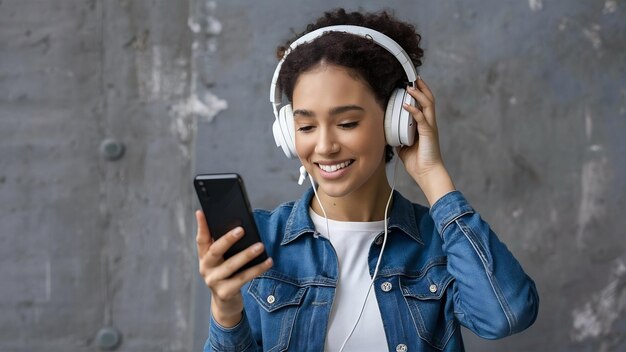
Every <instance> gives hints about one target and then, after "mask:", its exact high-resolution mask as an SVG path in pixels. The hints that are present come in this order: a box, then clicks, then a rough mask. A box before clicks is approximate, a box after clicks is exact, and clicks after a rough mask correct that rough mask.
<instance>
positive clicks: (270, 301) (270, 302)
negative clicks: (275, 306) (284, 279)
mask: <svg viewBox="0 0 626 352" xmlns="http://www.w3.org/2000/svg"><path fill="white" fill-rule="evenodd" d="M274 301H276V298H275V297H274V295H269V296H267V303H269V304H272V303H274Z"/></svg>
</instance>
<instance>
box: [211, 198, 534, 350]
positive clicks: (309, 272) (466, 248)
mask: <svg viewBox="0 0 626 352" xmlns="http://www.w3.org/2000/svg"><path fill="white" fill-rule="evenodd" d="M312 196H313V191H312V188H310V189H309V190H308V191H307V192H305V193H304V195H303V196H302V198H301V199H300V200H298V201H295V202H290V203H285V204H282V205H280V206H279V207H278V208H276V209H275V210H274V211H271V212H268V211H258V210H257V211H255V220H256V223H257V226H258V229H259V232H260V234H261V236H262V240H263V243H264V244H265V247H266V250H267V252H268V255H269V256H271V257H272V258H273V260H274V266H273V267H272V268H271V269H270V270H269V271H268V272H266V273H264V274H262V275H261V276H259V277H257V278H255V279H253V280H252V281H250V282H249V283H247V284H246V285H245V286H244V287H243V288H242V295H243V300H244V313H243V318H242V320H241V321H240V322H239V324H238V325H236V326H235V327H232V328H225V327H222V326H220V325H219V324H217V323H216V322H215V321H214V319H213V318H211V322H210V327H209V338H208V339H207V342H206V344H205V349H204V350H205V351H222V352H223V351H237V352H240V351H261V350H263V351H286V350H290V351H322V350H323V349H324V341H325V338H326V330H327V326H328V323H329V317H330V312H331V308H332V305H333V298H334V295H335V288H336V286H337V280H338V264H337V263H338V262H337V256H336V254H335V251H334V249H333V247H332V245H331V243H330V242H329V241H328V240H326V239H325V238H324V237H322V236H318V233H317V232H316V230H315V227H314V225H313V222H312V220H311V218H310V217H309V213H308V211H309V205H310V202H311V198H312ZM388 226H389V227H388V229H389V231H388V239H387V243H386V248H385V251H384V254H383V257H382V261H381V264H380V268H379V272H378V275H377V277H376V280H375V281H374V287H373V291H374V292H375V294H376V299H377V301H378V305H379V308H380V313H381V316H382V320H383V326H384V329H385V335H386V338H387V346H388V348H389V350H390V351H400V352H403V351H463V350H464V348H463V341H462V338H461V331H460V327H459V325H463V326H465V327H466V328H468V329H470V330H471V331H473V332H474V333H476V334H477V335H478V336H481V337H483V338H487V339H497V338H501V337H505V336H508V335H511V334H514V333H517V332H520V331H522V330H524V329H526V328H527V327H528V326H530V325H531V324H532V323H533V322H534V321H535V319H536V317H537V311H538V305H539V297H538V295H537V290H536V288H535V284H534V282H533V281H532V279H530V277H528V276H527V275H526V274H525V273H524V271H523V269H522V267H521V266H520V264H519V263H518V261H517V260H516V259H515V258H514V257H513V255H512V254H511V252H509V250H508V249H507V247H506V246H505V245H504V244H503V243H502V242H500V240H498V237H497V236H496V234H495V233H494V232H493V231H492V230H491V228H490V227H489V224H487V223H486V222H485V221H484V220H482V219H481V217H480V215H479V214H478V213H477V212H476V211H475V210H474V209H473V208H472V207H471V206H470V205H469V203H468V202H467V200H466V199H465V198H464V196H463V195H462V194H461V192H459V191H453V192H450V193H448V194H446V195H445V196H443V197H442V198H441V199H439V200H438V201H437V202H436V203H435V204H434V205H433V206H432V208H430V209H428V208H426V207H423V206H421V205H418V204H412V203H411V202H410V201H408V200H407V199H405V198H404V197H402V195H400V193H398V192H395V193H394V196H393V203H392V208H391V209H390V217H389V225H388ZM382 236H383V234H382V233H381V234H380V235H379V236H378V237H377V238H376V239H375V240H374V241H373V242H372V244H371V246H370V250H369V256H368V258H367V260H368V263H369V268H370V275H373V273H374V269H375V266H376V260H377V259H378V254H379V253H380V250H381V244H382ZM348 345H349V343H348Z"/></svg>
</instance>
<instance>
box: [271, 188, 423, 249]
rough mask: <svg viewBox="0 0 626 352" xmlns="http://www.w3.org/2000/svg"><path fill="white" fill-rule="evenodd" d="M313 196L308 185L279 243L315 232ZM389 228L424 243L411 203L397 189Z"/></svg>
mask: <svg viewBox="0 0 626 352" xmlns="http://www.w3.org/2000/svg"><path fill="white" fill-rule="evenodd" d="M313 196H314V192H313V188H312V187H309V189H308V190H307V191H306V192H304V194H303V195H302V197H301V198H300V199H298V200H297V201H296V202H295V204H294V206H293V210H292V211H291V214H290V215H289V218H288V219H287V224H286V225H285V235H284V237H283V240H282V241H281V243H280V244H281V245H286V244H289V243H290V242H292V241H293V240H295V239H297V238H298V237H300V236H302V235H304V234H310V235H314V234H315V233H316V231H315V225H313V221H312V220H311V217H310V216H309V205H310V204H311V199H313ZM389 228H390V229H392V228H397V229H398V230H400V231H402V232H404V233H405V234H406V235H407V236H409V237H410V238H412V239H413V240H415V241H416V242H418V243H419V244H421V245H423V244H424V242H423V241H422V238H421V236H420V234H419V231H418V226H417V220H416V219H415V212H414V210H413V204H411V202H410V201H409V200H407V199H406V198H404V197H403V196H402V195H401V194H400V192H398V191H394V193H393V201H392V203H391V214H390V215H389Z"/></svg>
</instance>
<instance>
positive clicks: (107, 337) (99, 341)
mask: <svg viewBox="0 0 626 352" xmlns="http://www.w3.org/2000/svg"><path fill="white" fill-rule="evenodd" d="M120 342H122V333H121V332H119V330H117V329H116V328H114V327H112V326H105V327H103V328H101V329H100V330H99V331H98V334H97V335H96V345H97V346H98V348H100V349H101V350H103V351H113V350H116V349H117V348H118V347H119V345H120Z"/></svg>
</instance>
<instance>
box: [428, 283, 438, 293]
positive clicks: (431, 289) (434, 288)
mask: <svg viewBox="0 0 626 352" xmlns="http://www.w3.org/2000/svg"><path fill="white" fill-rule="evenodd" d="M428 289H429V290H430V292H432V293H435V292H437V285H435V284H432V285H430V287H429V288H428Z"/></svg>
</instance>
